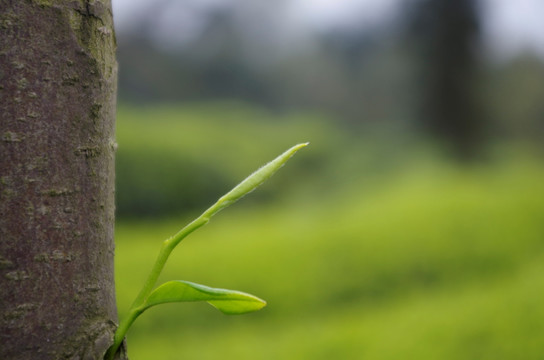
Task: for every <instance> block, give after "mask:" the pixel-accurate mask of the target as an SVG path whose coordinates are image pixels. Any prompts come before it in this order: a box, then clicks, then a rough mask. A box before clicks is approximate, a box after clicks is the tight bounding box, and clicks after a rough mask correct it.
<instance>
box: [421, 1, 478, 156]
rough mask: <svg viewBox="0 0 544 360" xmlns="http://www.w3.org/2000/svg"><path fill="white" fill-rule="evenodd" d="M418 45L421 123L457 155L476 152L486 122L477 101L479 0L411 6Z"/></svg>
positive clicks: (471, 154)
mask: <svg viewBox="0 0 544 360" xmlns="http://www.w3.org/2000/svg"><path fill="white" fill-rule="evenodd" d="M411 12H412V14H411V17H412V19H411V22H412V30H413V31H412V33H411V36H412V37H413V38H414V40H415V42H416V46H418V54H419V58H420V60H419V65H420V81H419V82H418V86H419V87H420V90H419V91H420V94H421V99H420V103H421V104H420V106H421V121H422V123H423V126H424V128H425V130H426V131H427V132H429V133H430V134H431V135H433V136H435V137H437V138H438V139H441V140H445V141H447V142H448V143H450V145H452V147H453V150H454V152H455V154H456V155H457V156H459V157H461V158H464V159H468V158H471V157H474V156H475V155H477V153H478V152H479V151H480V150H481V147H482V145H483V141H484V135H485V134H484V133H485V120H484V117H483V114H482V111H481V110H482V109H481V103H480V101H479V99H478V94H477V89H478V86H477V85H478V84H477V81H478V79H479V78H480V77H479V75H480V74H479V63H480V60H479V57H478V55H479V54H478V49H479V47H478V42H479V40H480V38H479V32H480V25H479V14H478V11H477V3H476V1H474V0H421V1H418V2H416V3H415V5H413V7H412V9H411Z"/></svg>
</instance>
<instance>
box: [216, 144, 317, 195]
mask: <svg viewBox="0 0 544 360" xmlns="http://www.w3.org/2000/svg"><path fill="white" fill-rule="evenodd" d="M308 144H309V143H302V144H297V145H295V146H293V147H291V148H290V149H288V150H287V151H285V152H284V153H283V154H281V155H279V156H278V157H276V158H275V159H274V160H272V161H270V162H269V163H268V164H266V165H264V166H262V167H261V168H259V169H258V170H257V171H255V172H254V173H253V174H251V175H249V176H248V177H247V178H245V179H244V180H243V181H242V182H241V183H239V184H238V185H236V186H235V187H234V188H233V189H232V190H231V191H229V192H228V193H227V194H225V195H223V196H222V197H221V198H220V199H219V201H218V202H220V203H224V206H228V205H229V204H232V203H234V202H235V201H237V200H238V199H240V198H241V197H243V196H244V195H246V194H248V193H250V192H252V191H253V190H255V189H256V188H257V187H258V186H259V185H261V184H262V183H263V182H265V181H266V180H268V179H269V178H270V177H271V176H272V175H274V173H275V172H276V171H278V170H279V169H280V168H281V167H282V166H283V165H284V164H285V163H286V162H287V160H289V159H290V158H291V157H292V156H293V155H295V153H296V152H297V151H298V150H300V149H302V148H303V147H305V146H307V145H308Z"/></svg>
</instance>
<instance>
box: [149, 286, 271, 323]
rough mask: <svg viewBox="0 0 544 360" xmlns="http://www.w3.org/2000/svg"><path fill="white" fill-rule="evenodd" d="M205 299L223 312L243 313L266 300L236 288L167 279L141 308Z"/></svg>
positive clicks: (259, 306) (257, 306) (258, 308)
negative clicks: (214, 286) (220, 287)
mask: <svg viewBox="0 0 544 360" xmlns="http://www.w3.org/2000/svg"><path fill="white" fill-rule="evenodd" d="M189 301H206V302H208V303H209V304H210V305H212V306H213V307H215V308H216V309H218V310H219V311H221V312H223V313H224V314H229V315H233V314H245V313H248V312H253V311H257V310H260V309H262V308H263V307H264V306H265V305H266V301H264V300H262V299H259V298H258V297H256V296H253V295H251V294H247V293H243V292H241V291H236V290H227V289H218V288H211V287H209V286H205V285H200V284H195V283H192V282H189V281H182V280H175V281H169V282H166V283H164V284H162V285H161V286H159V287H158V288H156V289H155V290H153V292H152V293H151V294H150V295H149V297H148V298H147V300H146V302H145V304H144V306H143V310H146V309H148V308H150V307H152V306H155V305H159V304H164V303H170V302H189Z"/></svg>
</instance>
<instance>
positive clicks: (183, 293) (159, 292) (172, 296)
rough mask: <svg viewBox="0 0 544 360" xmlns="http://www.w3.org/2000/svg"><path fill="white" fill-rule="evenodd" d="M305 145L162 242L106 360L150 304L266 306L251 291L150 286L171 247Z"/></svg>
mask: <svg viewBox="0 0 544 360" xmlns="http://www.w3.org/2000/svg"><path fill="white" fill-rule="evenodd" d="M306 145H308V143H303V144H298V145H295V146H293V147H292V148H290V149H288V150H287V151H285V152H284V153H283V154H281V155H280V156H278V157H277V158H275V159H274V160H272V161H271V162H269V163H268V164H266V165H264V166H263V167H261V168H260V169H259V170H257V171H255V172H254V173H253V174H251V175H250V176H248V177H247V178H246V179H245V180H243V181H242V182H241V183H239V184H238V185H236V186H235V187H234V188H233V189H232V190H231V191H229V192H228V193H226V194H225V195H223V196H222V197H221V198H219V200H217V202H216V203H215V204H213V205H212V206H211V207H209V208H208V209H207V210H206V211H204V212H203V213H202V214H201V215H200V216H199V217H197V218H196V219H195V220H193V221H192V222H191V223H189V224H188V225H187V226H185V227H184V228H183V229H181V230H180V231H179V232H178V233H177V234H175V235H174V236H172V237H170V238H169V239H166V240H165V241H164V242H163V243H162V247H161V249H160V252H159V255H158V257H157V259H156V260H155V264H154V265H153V268H152V269H151V272H150V273H149V276H148V278H147V280H146V281H145V283H144V285H143V287H142V289H141V290H140V293H139V294H138V296H137V297H136V299H135V300H134V302H133V303H132V305H131V307H130V309H129V311H128V315H127V317H126V318H124V319H122V320H121V323H120V324H119V327H118V328H117V331H116V332H115V336H114V343H113V345H112V346H111V347H110V348H109V349H108V351H107V353H106V355H105V359H106V360H113V358H114V357H115V354H116V353H117V351H118V349H119V347H120V346H121V343H122V342H123V339H124V338H125V335H126V333H127V331H128V329H129V328H130V326H131V325H132V323H133V322H134V321H135V320H136V318H138V316H140V315H141V314H142V313H143V312H144V311H145V310H147V309H149V308H150V307H152V306H155V305H159V304H164V303H171V302H187V301H206V302H208V303H209V304H210V305H212V306H214V307H215V308H217V309H218V310H220V311H221V312H223V313H225V314H244V313H248V312H252V311H257V310H259V309H261V308H263V307H264V306H265V305H266V302H265V301H264V300H261V299H259V298H258V297H256V296H253V295H251V294H247V293H243V292H240V291H235V290H227V289H216V288H211V287H208V286H204V285H200V284H195V283H192V282H189V281H182V280H174V281H168V282H166V283H164V284H162V285H160V286H158V287H157V288H155V289H153V287H154V286H155V283H156V282H157V279H158V278H159V275H160V274H161V272H162V270H163V268H164V266H165V264H166V261H167V260H168V257H169V256H170V254H171V253H172V251H173V250H174V248H175V247H176V246H177V245H178V244H179V243H180V242H181V241H182V240H183V239H184V238H185V237H187V235H189V234H190V233H192V232H193V231H195V230H196V229H198V228H200V227H202V226H204V225H206V224H207V223H208V222H209V221H210V218H211V217H212V216H213V215H215V214H217V213H218V212H219V211H221V210H222V209H224V208H226V207H227V206H229V205H231V204H233V203H235V202H236V201H238V200H239V199H240V198H242V197H243V196H244V195H246V194H248V193H250V192H251V191H253V190H255V188H257V187H258V186H259V185H261V184H262V183H263V182H265V181H266V180H267V179H268V178H270V177H271V176H272V175H273V174H274V173H275V172H276V171H277V170H279V168H281V167H282V166H283V165H284V164H285V163H286V162H287V160H289V158H291V156H293V155H294V154H295V153H296V152H297V151H298V150H300V149H301V148H303V147H305V146H306Z"/></svg>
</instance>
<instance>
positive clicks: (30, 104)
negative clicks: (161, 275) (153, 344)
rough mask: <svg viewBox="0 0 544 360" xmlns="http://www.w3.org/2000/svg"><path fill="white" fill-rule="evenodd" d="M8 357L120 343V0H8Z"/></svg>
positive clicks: (0, 344)
mask: <svg viewBox="0 0 544 360" xmlns="http://www.w3.org/2000/svg"><path fill="white" fill-rule="evenodd" d="M0 44H1V46H0V117H1V118H0V119H1V124H0V289H1V291H0V359H101V358H103V354H104V353H105V352H106V350H107V348H108V347H109V345H110V344H111V343H112V338H113V331H114V329H115V322H116V321H117V314H116V307H115V292H114V278H113V249H114V243H113V223H114V152H115V140H114V130H115V126H114V117H115V92H116V78H117V64H116V61H115V38H114V33H113V21H112V13H111V4H110V0H102V1H101V0H94V1H88V0H87V1H84V0H81V1H80V0H73V1H68V0H65V1H61V0H57V1H46V0H0Z"/></svg>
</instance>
